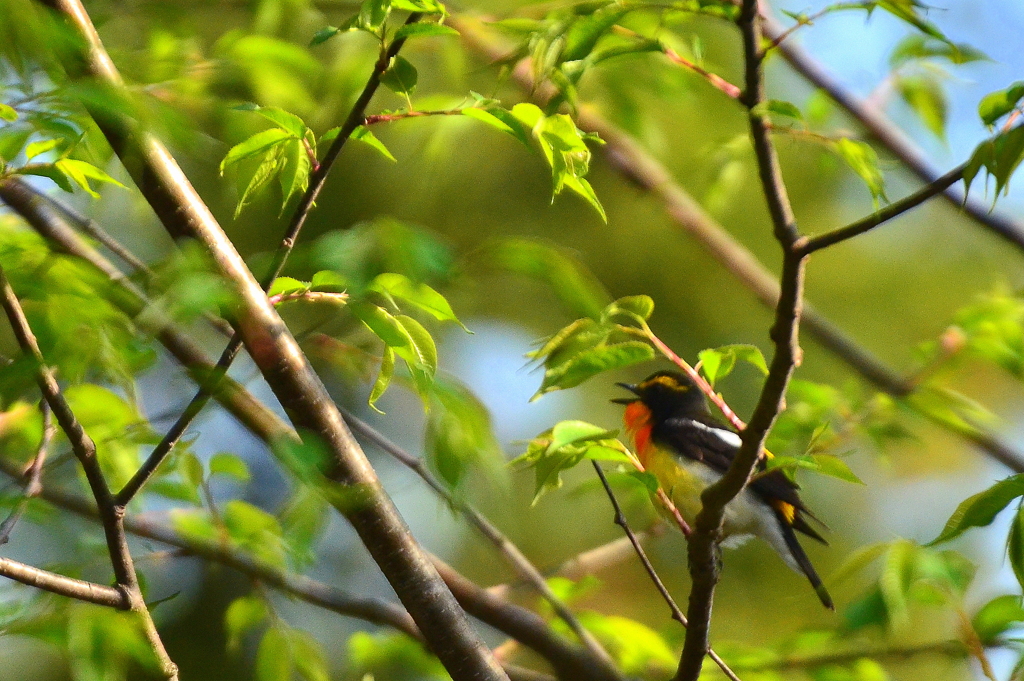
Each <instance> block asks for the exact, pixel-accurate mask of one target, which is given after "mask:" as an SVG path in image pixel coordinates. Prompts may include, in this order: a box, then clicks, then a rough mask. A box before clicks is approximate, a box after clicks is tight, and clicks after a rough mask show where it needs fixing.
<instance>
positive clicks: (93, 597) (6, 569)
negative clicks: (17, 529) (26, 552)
mask: <svg viewBox="0 0 1024 681" xmlns="http://www.w3.org/2000/svg"><path fill="white" fill-rule="evenodd" d="M0 576H3V577H7V578H8V579H13V580H14V581H16V582H21V583H22V584H27V585H28V586H34V587H35V588H37V589H42V590H43V591H49V592H50V593H54V594H57V595H58V596H67V597H68V598H74V599H75V600H79V601H85V602H86V603H95V604H96V605H105V606H107V607H110V608H117V609H118V610H128V609H129V608H130V607H131V604H130V600H131V599H130V598H129V597H128V594H127V592H125V591H124V590H122V589H115V588H114V587H112V586H103V585H102V584H93V583H92V582H85V581H82V580H81V579H75V578H74V577H65V576H64V575H58V574H57V573H56V572H50V571H49V570H42V569H40V568H37V567H32V566H31V565H25V564H24V563H19V562H18V561H16V560H11V559H10V558H2V557H0Z"/></svg>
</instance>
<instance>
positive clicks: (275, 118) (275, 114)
mask: <svg viewBox="0 0 1024 681" xmlns="http://www.w3.org/2000/svg"><path fill="white" fill-rule="evenodd" d="M240 109H241V110H242V111H255V112H256V113H258V114H259V115H260V116H263V117H264V118H266V119H267V120H268V121H270V122H271V123H273V124H274V125H276V126H277V127H279V128H281V129H282V130H286V131H288V132H289V133H291V134H292V135H294V136H295V137H296V138H297V139H302V138H304V137H305V136H306V133H307V132H309V128H307V127H306V124H305V123H304V122H303V120H302V119H301V118H299V117H298V116H296V115H295V114H293V113H290V112H288V111H285V110H284V109H279V108H278V107H276V106H259V105H257V104H251V105H246V106H244V107H240Z"/></svg>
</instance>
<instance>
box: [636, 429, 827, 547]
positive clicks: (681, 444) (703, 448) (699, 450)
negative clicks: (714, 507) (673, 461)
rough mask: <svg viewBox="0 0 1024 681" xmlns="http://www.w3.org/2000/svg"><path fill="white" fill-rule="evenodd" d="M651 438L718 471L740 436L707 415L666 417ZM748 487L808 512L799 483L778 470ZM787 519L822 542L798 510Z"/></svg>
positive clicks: (729, 462)
mask: <svg viewBox="0 0 1024 681" xmlns="http://www.w3.org/2000/svg"><path fill="white" fill-rule="evenodd" d="M652 438H653V439H654V440H655V441H656V442H659V443H664V444H665V445H667V446H668V447H670V448H671V449H672V450H673V451H676V452H679V453H680V454H682V455H683V456H685V457H687V458H690V459H694V460H696V461H703V462H704V463H705V464H707V465H708V466H710V467H711V468H712V469H713V470H715V471H718V472H719V473H725V471H727V470H728V469H729V466H730V465H732V462H733V459H735V458H736V453H737V452H738V451H739V448H740V436H739V435H738V434H737V433H735V432H733V431H732V430H729V429H728V428H726V427H725V426H724V425H722V424H720V423H717V422H715V421H714V420H713V419H710V418H704V419H701V420H699V421H698V420H696V419H692V418H684V417H676V418H670V419H666V420H665V421H664V422H663V423H662V424H661V427H660V428H656V429H655V431H654V432H653V433H652ZM764 467H765V463H764V461H761V462H760V463H758V469H759V470H761V471H763V470H764ZM749 489H750V490H751V491H752V492H754V493H755V494H756V495H757V496H759V497H761V498H762V499H764V500H765V501H766V502H768V503H769V504H772V505H773V506H776V505H777V504H779V503H781V504H786V505H789V506H792V507H793V510H794V511H800V512H802V513H806V514H807V515H811V514H810V512H809V511H808V510H807V507H806V506H805V505H804V502H803V501H802V500H801V499H800V495H799V494H798V492H797V490H799V489H800V488H799V486H798V485H797V484H796V483H795V482H793V481H792V480H790V479H789V478H788V477H786V475H785V474H784V473H783V472H782V471H772V472H770V473H767V474H765V475H762V476H761V477H759V478H757V479H756V480H754V482H752V483H751V484H750V486H749ZM811 517H813V516H811ZM790 518H791V519H790V521H789V522H790V524H791V525H792V526H793V529H795V530H798V531H799V532H802V533H804V534H806V535H807V536H809V537H812V538H813V539H817V540H818V541H820V542H822V543H826V542H825V539H824V538H822V536H821V535H820V534H818V533H817V532H815V530H814V528H812V527H811V526H810V525H808V524H807V522H806V521H805V520H804V519H803V518H802V517H801V515H800V513H796V512H793V513H792V514H791V515H790Z"/></svg>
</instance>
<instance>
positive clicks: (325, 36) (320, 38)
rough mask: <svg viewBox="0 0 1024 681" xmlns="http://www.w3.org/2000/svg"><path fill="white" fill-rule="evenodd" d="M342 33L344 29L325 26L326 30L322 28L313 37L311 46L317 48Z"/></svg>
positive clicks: (310, 42)
mask: <svg viewBox="0 0 1024 681" xmlns="http://www.w3.org/2000/svg"><path fill="white" fill-rule="evenodd" d="M341 32H342V29H340V28H338V27H337V26H325V27H324V28H321V29H320V30H319V31H317V32H316V33H315V34H314V35H313V39H312V40H310V41H309V46H310V47H316V46H317V45H320V44H323V43H326V42H327V41H328V40H330V39H331V38H333V37H334V36H336V35H338V34H339V33H341Z"/></svg>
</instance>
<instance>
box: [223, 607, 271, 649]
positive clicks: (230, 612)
mask: <svg viewBox="0 0 1024 681" xmlns="http://www.w3.org/2000/svg"><path fill="white" fill-rule="evenodd" d="M269 615H270V612H269V611H268V610H267V604H266V602H265V601H264V600H263V599H262V598H260V597H259V596H255V595H251V596H242V597H241V598H236V599H235V600H233V601H231V605H229V606H228V609H227V610H226V611H225V612H224V628H225V629H226V630H227V635H228V650H233V651H234V650H238V649H239V647H240V646H241V643H242V637H243V636H244V635H245V634H246V633H248V632H249V631H251V630H253V629H255V628H256V627H258V626H259V625H261V624H262V623H263V622H265V621H266V620H267V617H268V616H269Z"/></svg>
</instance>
